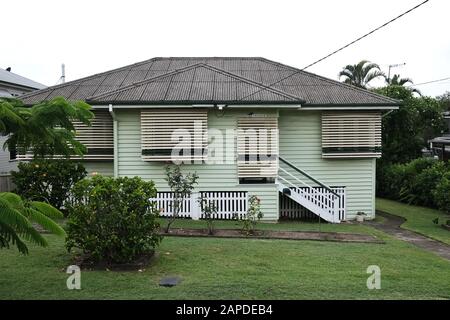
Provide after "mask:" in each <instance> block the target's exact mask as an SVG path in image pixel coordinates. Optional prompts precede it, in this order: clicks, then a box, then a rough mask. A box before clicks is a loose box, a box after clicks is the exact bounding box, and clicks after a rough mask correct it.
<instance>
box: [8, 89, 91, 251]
mask: <svg viewBox="0 0 450 320" xmlns="http://www.w3.org/2000/svg"><path fill="white" fill-rule="evenodd" d="M89 109H90V106H89V105H88V104H86V103H84V102H82V101H77V102H69V101H67V100H65V99H64V98H62V97H57V98H54V99H52V100H50V101H43V102H41V103H38V104H36V105H34V106H32V107H27V106H25V105H24V104H23V103H22V102H21V101H20V100H17V99H7V98H0V134H1V135H4V136H8V138H7V140H6V142H5V145H4V146H3V147H8V149H9V150H17V149H18V151H19V152H20V153H23V154H25V153H26V152H27V151H29V150H32V151H33V153H34V156H35V157H36V158H37V157H44V156H53V155H64V156H67V157H68V156H69V155H71V154H74V153H75V154H79V155H82V154H83V153H84V152H86V148H85V147H84V146H83V145H82V144H81V143H79V142H78V141H76V139H75V135H76V133H75V130H74V126H73V124H72V122H73V121H81V122H83V123H85V124H90V120H91V119H92V117H93V116H94V115H93V113H92V112H91V111H89ZM60 217H62V213H61V212H60V211H59V210H58V209H56V208H54V207H52V206H51V205H49V204H47V203H45V202H38V201H28V200H23V199H22V198H21V197H20V196H19V195H17V194H14V193H9V192H8V193H1V194H0V248H5V247H6V248H8V247H9V246H10V244H15V245H16V246H17V248H18V249H19V251H20V252H22V253H24V254H26V253H28V248H27V246H26V245H25V243H24V242H23V239H24V240H29V241H32V242H34V243H36V244H38V245H41V246H47V241H46V240H45V238H43V237H42V236H41V235H40V234H39V232H38V231H37V230H36V229H34V228H33V226H32V224H31V222H30V221H33V222H36V223H38V224H41V225H42V226H43V227H44V228H46V229H47V230H49V231H51V232H53V233H56V234H59V235H65V232H64V230H63V229H61V227H59V225H58V224H57V223H56V222H54V221H52V218H60ZM21 237H22V238H23V239H21Z"/></svg>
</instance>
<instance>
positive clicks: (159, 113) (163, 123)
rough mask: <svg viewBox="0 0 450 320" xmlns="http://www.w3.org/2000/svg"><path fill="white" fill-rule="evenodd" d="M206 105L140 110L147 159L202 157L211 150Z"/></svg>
mask: <svg viewBox="0 0 450 320" xmlns="http://www.w3.org/2000/svg"><path fill="white" fill-rule="evenodd" d="M207 130H208V110H207V109H191V108H186V109H153V110H142V111H141V149H142V160H144V161H182V162H192V161H203V160H205V159H206V157H207V153H208V149H207V148H208V132H207Z"/></svg>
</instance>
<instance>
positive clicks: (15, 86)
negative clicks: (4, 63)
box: [0, 68, 47, 98]
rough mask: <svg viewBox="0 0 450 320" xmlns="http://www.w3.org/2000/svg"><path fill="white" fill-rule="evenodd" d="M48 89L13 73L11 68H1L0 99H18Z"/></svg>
mask: <svg viewBox="0 0 450 320" xmlns="http://www.w3.org/2000/svg"><path fill="white" fill-rule="evenodd" d="M46 87H47V86H45V85H43V84H41V83H39V82H36V81H33V80H30V79H28V78H25V77H22V76H20V75H18V74H15V73H13V72H12V71H11V68H6V70H4V69H2V68H0V97H6V98H12V97H18V96H20V95H22V94H25V93H27V92H31V91H34V90H38V89H44V88H46Z"/></svg>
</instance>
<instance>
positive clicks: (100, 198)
mask: <svg viewBox="0 0 450 320" xmlns="http://www.w3.org/2000/svg"><path fill="white" fill-rule="evenodd" d="M155 196H156V188H155V185H154V183H153V182H145V181H143V180H142V179H141V178H139V177H134V178H127V177H125V178H117V179H115V178H107V177H102V176H95V177H93V178H88V179H84V180H81V181H79V182H78V183H77V184H76V185H75V186H74V188H73V197H74V201H73V203H72V204H71V205H70V206H69V207H68V209H69V220H68V223H67V234H68V237H67V241H66V247H67V249H68V250H69V252H70V251H71V249H72V248H80V249H81V250H83V252H84V253H86V254H88V255H89V257H90V258H91V259H92V260H93V261H94V262H107V263H111V262H113V263H125V262H130V261H133V260H135V259H136V258H139V257H140V256H142V255H144V254H149V253H151V252H152V251H153V249H154V248H155V247H156V246H158V245H159V243H160V241H161V239H162V238H161V236H160V235H159V227H160V226H159V223H158V221H157V218H158V211H157V210H156V209H155V207H154V204H153V203H151V202H150V201H149V198H152V197H155Z"/></svg>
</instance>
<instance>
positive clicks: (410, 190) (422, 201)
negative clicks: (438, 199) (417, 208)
mask: <svg viewBox="0 0 450 320" xmlns="http://www.w3.org/2000/svg"><path fill="white" fill-rule="evenodd" d="M446 170H448V169H447V167H446V165H445V163H444V162H441V161H437V162H435V163H434V165H433V166H431V167H428V168H426V169H424V170H423V171H422V172H420V173H418V174H417V175H416V176H414V177H413V178H412V179H410V181H408V183H407V184H405V185H404V186H403V188H402V193H403V197H402V200H403V201H405V202H407V203H409V204H416V205H421V206H428V207H436V203H435V201H434V195H433V194H434V191H435V189H436V187H437V185H438V184H439V182H440V181H441V180H442V177H443V175H444V174H445V172H446Z"/></svg>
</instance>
